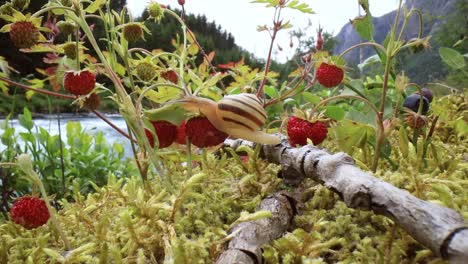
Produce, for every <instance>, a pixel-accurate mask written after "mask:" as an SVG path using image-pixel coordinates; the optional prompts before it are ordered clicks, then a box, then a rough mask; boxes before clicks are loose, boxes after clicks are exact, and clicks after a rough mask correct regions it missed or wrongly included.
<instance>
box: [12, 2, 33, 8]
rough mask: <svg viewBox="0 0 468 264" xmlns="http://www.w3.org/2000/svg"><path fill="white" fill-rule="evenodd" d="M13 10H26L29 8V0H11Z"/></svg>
mask: <svg viewBox="0 0 468 264" xmlns="http://www.w3.org/2000/svg"><path fill="white" fill-rule="evenodd" d="M11 4H12V5H13V8H15V9H16V10H24V9H26V8H28V6H29V0H11Z"/></svg>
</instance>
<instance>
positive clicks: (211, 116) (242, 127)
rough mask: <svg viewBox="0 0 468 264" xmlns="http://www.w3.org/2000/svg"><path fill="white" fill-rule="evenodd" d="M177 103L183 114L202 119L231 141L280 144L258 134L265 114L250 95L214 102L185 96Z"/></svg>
mask: <svg viewBox="0 0 468 264" xmlns="http://www.w3.org/2000/svg"><path fill="white" fill-rule="evenodd" d="M179 102H181V103H182V106H183V108H184V109H185V110H187V111H190V112H194V113H201V114H203V115H205V116H206V117H207V118H208V120H209V121H210V122H211V123H212V124H213V126H214V127H216V129H218V130H220V131H222V132H224V133H226V134H228V135H230V136H232V137H235V138H241V139H245V140H248V141H252V142H256V143H262V144H279V143H280V141H281V140H280V138H279V137H277V136H274V135H271V134H268V133H265V132H263V131H260V128H261V127H262V126H263V125H264V124H265V121H266V119H267V114H266V112H265V109H264V108H263V105H262V103H261V102H260V100H259V99H258V98H257V97H256V96H255V95H253V94H247V93H242V94H235V95H228V96H225V97H223V98H222V99H221V100H220V101H218V102H214V101H212V100H210V99H206V98H201V97H196V96H187V97H185V98H184V99H182V100H179Z"/></svg>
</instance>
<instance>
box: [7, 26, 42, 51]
mask: <svg viewBox="0 0 468 264" xmlns="http://www.w3.org/2000/svg"><path fill="white" fill-rule="evenodd" d="M39 34H40V33H39V30H38V29H37V28H36V26H34V25H33V23H31V22H29V21H19V22H15V23H13V24H11V27H10V39H11V41H12V42H13V43H14V44H15V46H16V47H18V48H20V49H23V48H30V47H32V46H34V45H35V44H36V43H37V41H38V40H39Z"/></svg>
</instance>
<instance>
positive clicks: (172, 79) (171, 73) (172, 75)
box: [161, 70, 179, 84]
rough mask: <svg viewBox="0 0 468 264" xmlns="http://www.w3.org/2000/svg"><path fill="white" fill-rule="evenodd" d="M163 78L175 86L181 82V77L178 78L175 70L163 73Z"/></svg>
mask: <svg viewBox="0 0 468 264" xmlns="http://www.w3.org/2000/svg"><path fill="white" fill-rule="evenodd" d="M161 77H163V78H164V79H166V80H168V81H170V82H171V83H175V84H177V82H178V81H179V77H178V76H177V73H176V72H175V71H173V70H169V71H165V72H163V73H161Z"/></svg>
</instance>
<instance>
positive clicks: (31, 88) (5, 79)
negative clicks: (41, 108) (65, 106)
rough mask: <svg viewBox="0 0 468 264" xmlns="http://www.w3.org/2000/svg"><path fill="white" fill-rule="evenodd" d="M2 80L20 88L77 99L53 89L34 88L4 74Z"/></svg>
mask: <svg viewBox="0 0 468 264" xmlns="http://www.w3.org/2000/svg"><path fill="white" fill-rule="evenodd" d="M0 81H4V82H6V83H8V84H10V85H14V86H16V87H20V88H23V89H26V90H30V91H34V92H37V93H41V94H45V95H50V96H54V97H60V98H66V99H76V98H75V96H73V95H68V94H61V93H56V92H52V91H48V90H43V89H37V88H33V87H31V86H28V85H25V84H21V83H18V82H15V81H12V80H10V79H8V78H5V77H2V76H0Z"/></svg>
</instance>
